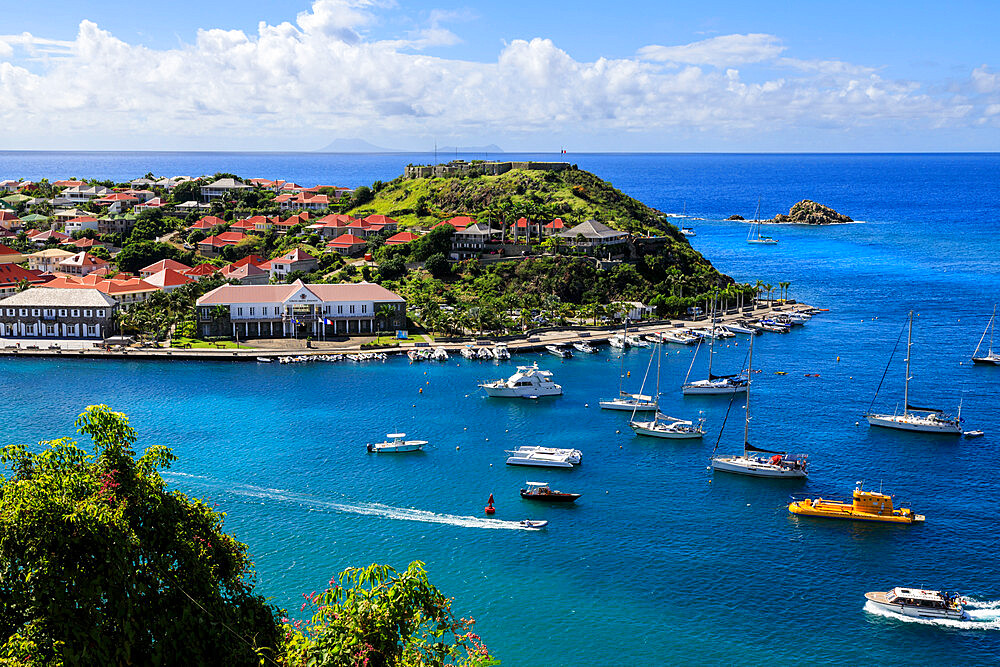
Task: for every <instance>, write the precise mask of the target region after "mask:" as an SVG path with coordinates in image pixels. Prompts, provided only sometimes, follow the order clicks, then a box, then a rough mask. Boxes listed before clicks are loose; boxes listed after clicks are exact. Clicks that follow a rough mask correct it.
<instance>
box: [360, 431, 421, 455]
mask: <svg viewBox="0 0 1000 667" xmlns="http://www.w3.org/2000/svg"><path fill="white" fill-rule="evenodd" d="M385 437H386V438H388V440H386V441H385V442H375V443H371V442H369V443H368V451H369V452H371V453H373V454H393V453H397V452H417V451H420V450H421V449H423V448H424V446H425V445H426V444H427V441H426V440H405V439H404V438H406V434H405V433H389V434H387V435H386V436H385Z"/></svg>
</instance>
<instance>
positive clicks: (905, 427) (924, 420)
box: [865, 310, 962, 435]
mask: <svg viewBox="0 0 1000 667" xmlns="http://www.w3.org/2000/svg"><path fill="white" fill-rule="evenodd" d="M900 335H902V334H900ZM897 345H898V341H897ZM912 345H913V311H912V310H911V311H910V317H909V330H908V333H907V336H906V382H905V384H904V385H903V414H896V413H893V414H891V415H888V414H874V413H872V411H871V405H869V406H868V412H866V413H865V419H867V420H868V423H869V424H871V425H872V426H884V427H885V428H895V429H899V430H902V431H921V432H923V433H945V434H953V435H960V434H961V433H962V424H961V422H962V407H961V405H959V408H958V416H957V417H951V416H948V415H945V414H944V412H943V411H942V410H938V409H937V408H920V407H917V406H915V405H910V348H911V347H912ZM895 352H896V350H895V349H893V354H895ZM889 363H892V356H891V355H890V356H889ZM888 368H889V366H888V365H886V370H888ZM882 377H883V379H884V378H885V374H884V373H883V375H882ZM881 388H882V383H881V382H879V389H881ZM877 398H878V389H876V390H875V397H874V398H872V405H874V404H875V399H877Z"/></svg>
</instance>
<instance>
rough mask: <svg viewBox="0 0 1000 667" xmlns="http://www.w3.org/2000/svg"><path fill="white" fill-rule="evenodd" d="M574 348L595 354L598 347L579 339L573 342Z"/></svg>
mask: <svg viewBox="0 0 1000 667" xmlns="http://www.w3.org/2000/svg"><path fill="white" fill-rule="evenodd" d="M573 349H574V350H576V351H577V352H583V353H584V354H594V353H595V352H597V348H596V347H594V346H593V345H591V344H590V343H586V342H584V341H582V340H578V341H576V342H575V343H573Z"/></svg>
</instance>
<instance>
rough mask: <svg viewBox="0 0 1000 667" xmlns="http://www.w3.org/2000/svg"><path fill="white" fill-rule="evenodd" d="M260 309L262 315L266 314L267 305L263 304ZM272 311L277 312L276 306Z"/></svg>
mask: <svg viewBox="0 0 1000 667" xmlns="http://www.w3.org/2000/svg"><path fill="white" fill-rule="evenodd" d="M260 310H261V313H262V314H263V315H267V306H264V307H263V308H261V309H260ZM274 312H275V313H277V312H278V310H277V308H276V309H275V310H274Z"/></svg>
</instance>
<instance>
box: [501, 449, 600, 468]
mask: <svg viewBox="0 0 1000 667" xmlns="http://www.w3.org/2000/svg"><path fill="white" fill-rule="evenodd" d="M507 453H508V454H510V455H517V456H524V455H527V454H548V455H551V456H561V457H566V460H567V461H569V462H570V463H572V464H573V465H580V464H581V463H583V452H581V451H580V450H579V449H557V448H555V447H541V446H538V445H521V446H520V447H518V448H517V449H513V450H509V451H508V452H507Z"/></svg>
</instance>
